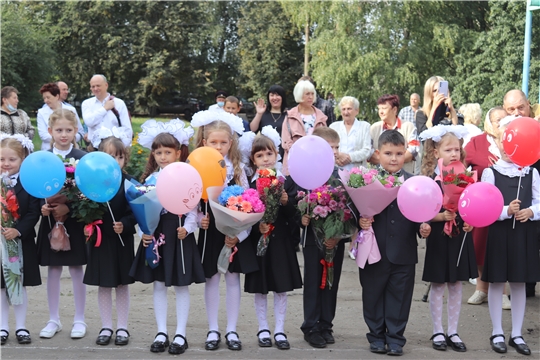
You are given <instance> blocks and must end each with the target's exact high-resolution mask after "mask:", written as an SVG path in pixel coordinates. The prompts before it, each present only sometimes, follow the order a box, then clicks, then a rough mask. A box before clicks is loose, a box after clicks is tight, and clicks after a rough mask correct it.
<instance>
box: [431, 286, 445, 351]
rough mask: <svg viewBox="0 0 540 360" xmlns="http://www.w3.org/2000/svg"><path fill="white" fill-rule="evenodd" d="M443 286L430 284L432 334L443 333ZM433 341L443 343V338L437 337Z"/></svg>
mask: <svg viewBox="0 0 540 360" xmlns="http://www.w3.org/2000/svg"><path fill="white" fill-rule="evenodd" d="M444 288H445V284H439V283H433V282H432V283H431V290H430V291H429V310H430V311H431V322H432V323H433V334H437V333H444V330H443V325H442V311H443V297H444ZM433 341H444V336H442V335H437V336H436V337H435V338H433Z"/></svg>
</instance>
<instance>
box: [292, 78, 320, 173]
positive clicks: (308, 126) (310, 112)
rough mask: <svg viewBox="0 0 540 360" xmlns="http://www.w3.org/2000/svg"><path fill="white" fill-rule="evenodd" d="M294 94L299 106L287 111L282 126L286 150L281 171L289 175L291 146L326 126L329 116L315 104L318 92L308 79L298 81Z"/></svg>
mask: <svg viewBox="0 0 540 360" xmlns="http://www.w3.org/2000/svg"><path fill="white" fill-rule="evenodd" d="M293 94H294V100H296V102H297V103H298V106H296V107H294V108H292V109H291V110H289V111H288V112H287V118H286V120H285V121H284V122H283V127H282V128H281V145H282V147H283V150H285V154H284V156H283V168H282V171H281V172H282V173H283V174H284V175H289V169H288V167H287V160H288V159H287V158H288V156H289V150H290V149H291V146H292V145H293V144H294V143H295V141H296V140H298V139H300V138H301V137H302V136H305V135H310V134H311V133H312V132H313V129H314V128H316V127H318V126H326V119H327V118H328V117H327V116H326V115H324V113H323V112H322V111H321V110H319V109H317V108H316V107H315V106H313V102H314V101H315V99H316V98H317V93H316V91H315V87H314V86H313V84H312V83H311V82H309V81H307V80H300V81H298V83H296V86H295V87H294V91H293Z"/></svg>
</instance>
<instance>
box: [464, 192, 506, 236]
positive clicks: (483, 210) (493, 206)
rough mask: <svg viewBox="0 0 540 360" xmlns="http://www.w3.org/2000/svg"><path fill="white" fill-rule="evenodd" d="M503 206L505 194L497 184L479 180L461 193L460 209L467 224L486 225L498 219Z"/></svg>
mask: <svg viewBox="0 0 540 360" xmlns="http://www.w3.org/2000/svg"><path fill="white" fill-rule="evenodd" d="M503 206H504V199H503V196H502V194H501V191H500V190H499V189H497V187H496V186H495V185H492V184H490V183H485V182H477V183H474V184H471V185H469V186H467V187H466V188H465V190H463V192H462V193H461V196H460V197H459V205H458V211H459V215H461V218H462V219H463V221H465V222H466V223H467V224H469V225H472V226H476V227H485V226H489V225H491V224H493V223H494V222H495V221H497V219H498V218H499V216H500V215H501V212H502V209H503Z"/></svg>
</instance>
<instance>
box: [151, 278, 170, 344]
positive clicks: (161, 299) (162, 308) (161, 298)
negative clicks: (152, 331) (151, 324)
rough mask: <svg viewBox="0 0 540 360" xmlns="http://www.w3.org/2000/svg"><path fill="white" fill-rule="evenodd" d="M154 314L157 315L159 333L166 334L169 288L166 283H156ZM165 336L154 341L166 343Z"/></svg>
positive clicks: (157, 337)
mask: <svg viewBox="0 0 540 360" xmlns="http://www.w3.org/2000/svg"><path fill="white" fill-rule="evenodd" d="M154 314H155V315H156V323H157V331H158V332H162V333H164V334H168V332H167V288H166V287H165V283H164V282H161V281H154ZM165 340H166V339H165V336H163V335H159V336H156V338H155V340H154V341H162V342H164V341H165Z"/></svg>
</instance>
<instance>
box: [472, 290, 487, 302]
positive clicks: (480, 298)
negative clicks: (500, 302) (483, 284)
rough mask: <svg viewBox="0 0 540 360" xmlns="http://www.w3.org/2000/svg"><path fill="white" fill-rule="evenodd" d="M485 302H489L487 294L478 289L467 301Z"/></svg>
mask: <svg viewBox="0 0 540 360" xmlns="http://www.w3.org/2000/svg"><path fill="white" fill-rule="evenodd" d="M484 302H487V294H486V293H485V292H483V291H480V290H476V291H475V292H474V294H472V296H471V297H470V298H469V300H467V303H468V304H471V305H480V304H481V303H484Z"/></svg>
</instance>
